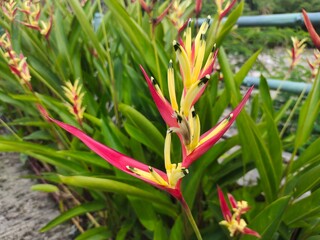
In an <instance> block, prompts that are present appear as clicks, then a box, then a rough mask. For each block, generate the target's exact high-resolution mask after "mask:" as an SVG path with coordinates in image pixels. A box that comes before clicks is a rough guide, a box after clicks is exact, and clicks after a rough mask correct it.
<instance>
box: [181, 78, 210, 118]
mask: <svg viewBox="0 0 320 240" xmlns="http://www.w3.org/2000/svg"><path fill="white" fill-rule="evenodd" d="M209 79H210V75H207V76H205V77H204V78H202V79H200V80H198V81H197V82H195V83H193V84H192V86H191V87H190V88H189V90H188V92H187V94H186V96H185V97H184V98H182V99H181V103H180V107H181V114H183V116H185V117H188V116H189V111H190V109H191V107H192V103H193V102H194V100H195V98H196V96H197V95H198V93H199V92H200V91H201V89H202V88H204V87H205V84H206V83H207V81H208V80H209Z"/></svg>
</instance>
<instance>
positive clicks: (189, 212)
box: [179, 197, 202, 240]
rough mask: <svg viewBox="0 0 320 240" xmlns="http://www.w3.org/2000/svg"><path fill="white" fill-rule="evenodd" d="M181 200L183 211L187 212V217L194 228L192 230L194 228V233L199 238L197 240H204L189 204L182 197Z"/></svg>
mask: <svg viewBox="0 0 320 240" xmlns="http://www.w3.org/2000/svg"><path fill="white" fill-rule="evenodd" d="M179 200H180V203H181V205H182V208H183V210H184V211H185V213H186V215H187V217H188V220H189V222H190V224H191V226H192V228H193V231H194V233H195V234H196V236H197V239H198V240H202V237H201V234H200V231H199V228H198V226H197V224H196V222H195V221H194V218H193V216H192V213H191V210H190V208H189V206H188V204H187V203H186V201H185V200H184V198H183V197H182V198H181V199H179Z"/></svg>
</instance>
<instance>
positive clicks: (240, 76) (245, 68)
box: [234, 49, 261, 86]
mask: <svg viewBox="0 0 320 240" xmlns="http://www.w3.org/2000/svg"><path fill="white" fill-rule="evenodd" d="M260 53H261V49H260V50H258V51H256V52H255V53H254V54H252V56H251V57H250V58H249V59H248V60H247V61H246V62H245V63H244V64H243V65H242V66H241V68H240V69H239V71H238V72H237V73H236V74H235V75H234V80H235V81H236V83H237V84H238V85H239V86H240V84H241V83H242V82H243V80H244V79H245V77H246V76H247V75H248V73H249V71H250V70H251V68H252V66H253V64H254V63H255V62H256V61H257V58H258V56H259V54H260Z"/></svg>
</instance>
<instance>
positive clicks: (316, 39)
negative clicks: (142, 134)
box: [302, 9, 320, 50]
mask: <svg viewBox="0 0 320 240" xmlns="http://www.w3.org/2000/svg"><path fill="white" fill-rule="evenodd" d="M302 15H303V19H304V24H305V25H306V27H307V30H308V32H309V34H310V37H311V40H312V42H313V44H314V45H315V47H316V48H317V49H318V50H320V36H319V34H318V33H317V32H316V30H315V29H314V27H313V25H312V23H311V21H310V19H309V17H308V13H307V12H306V11H305V10H304V9H302Z"/></svg>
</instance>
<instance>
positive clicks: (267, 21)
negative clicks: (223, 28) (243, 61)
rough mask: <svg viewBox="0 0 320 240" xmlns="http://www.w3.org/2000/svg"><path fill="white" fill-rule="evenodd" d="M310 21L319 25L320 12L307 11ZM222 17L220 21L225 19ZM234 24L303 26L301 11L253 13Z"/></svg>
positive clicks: (246, 25)
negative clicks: (266, 13) (270, 13)
mask: <svg viewBox="0 0 320 240" xmlns="http://www.w3.org/2000/svg"><path fill="white" fill-rule="evenodd" d="M308 16H309V18H310V21H311V22H312V24H313V25H314V26H315V27H317V26H320V12H314V13H308ZM225 20H226V18H224V19H223V20H222V21H225ZM203 21H205V19H204V18H200V19H198V20H197V25H201V24H202V23H203ZM236 25H237V26H238V27H296V26H304V22H303V16H302V13H284V14H272V15H254V16H241V17H239V19H238V21H237V23H236Z"/></svg>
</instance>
